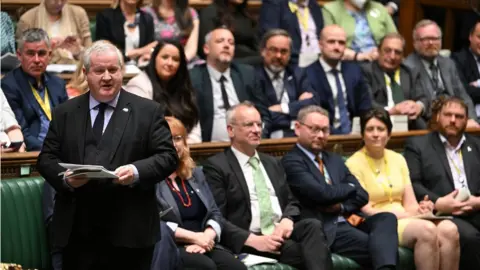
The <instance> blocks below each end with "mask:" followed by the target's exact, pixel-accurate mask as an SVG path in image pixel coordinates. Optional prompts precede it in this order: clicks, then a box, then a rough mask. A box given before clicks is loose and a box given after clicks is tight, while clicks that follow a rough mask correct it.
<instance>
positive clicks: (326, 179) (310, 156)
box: [297, 143, 345, 222]
mask: <svg viewBox="0 0 480 270" xmlns="http://www.w3.org/2000/svg"><path fill="white" fill-rule="evenodd" d="M297 146H298V148H300V150H302V152H303V153H305V155H307V157H309V158H310V160H311V161H312V162H313V164H315V167H317V168H318V169H319V170H320V165H318V162H317V161H316V160H315V157H316V156H315V155H314V154H313V153H312V152H310V151H308V150H307V149H305V148H304V147H303V146H301V145H300V144H299V143H297ZM318 157H319V158H320V159H323V156H322V153H319V154H318ZM323 171H324V172H325V173H324V175H323V176H324V177H325V182H327V183H328V182H330V183H332V184H333V181H332V179H331V178H330V174H328V170H327V166H325V164H324V165H323ZM340 206H341V208H342V212H343V204H340ZM337 221H338V222H345V218H344V217H343V216H338V219H337Z"/></svg>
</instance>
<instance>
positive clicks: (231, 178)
mask: <svg viewBox="0 0 480 270" xmlns="http://www.w3.org/2000/svg"><path fill="white" fill-rule="evenodd" d="M227 132H228V136H229V138H230V140H231V147H228V148H227V149H225V151H224V152H222V153H219V154H217V155H215V156H213V157H210V158H209V159H208V160H207V161H206V162H205V163H204V166H203V171H204V173H205V177H206V179H207V182H208V184H209V185H210V188H211V190H212V193H213V197H214V198H215V201H216V203H217V205H218V208H219V209H220V211H221V212H222V215H223V217H225V224H224V229H223V233H222V238H221V240H220V241H221V242H220V243H221V244H223V245H225V246H226V247H228V248H230V249H231V250H232V251H233V252H234V253H235V254H239V253H248V254H257V255H260V256H263V257H269V258H274V259H277V260H278V261H279V262H281V263H284V264H288V265H290V266H293V267H295V268H296V269H306V270H317V269H318V270H331V269H332V268H333V267H332V260H331V256H330V251H329V250H328V247H327V245H326V241H325V234H324V232H323V226H322V222H321V221H320V220H315V219H300V208H299V204H298V201H297V199H295V197H293V195H292V193H291V191H290V189H289V187H288V184H287V182H286V179H285V172H284V169H283V167H282V165H281V164H280V161H279V160H278V159H276V158H275V157H272V156H269V155H266V154H263V153H259V152H257V150H256V149H257V147H258V145H259V144H260V140H261V136H260V134H261V133H262V121H261V119H260V114H259V113H258V111H257V110H256V109H255V107H254V106H253V104H252V103H251V102H242V103H240V104H238V105H236V106H233V107H231V108H230V109H229V110H228V111H227Z"/></svg>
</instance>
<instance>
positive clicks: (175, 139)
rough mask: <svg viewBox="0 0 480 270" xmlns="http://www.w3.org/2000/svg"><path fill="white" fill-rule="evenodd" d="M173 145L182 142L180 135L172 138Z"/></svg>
mask: <svg viewBox="0 0 480 270" xmlns="http://www.w3.org/2000/svg"><path fill="white" fill-rule="evenodd" d="M172 140H173V143H180V142H183V136H182V135H175V136H172Z"/></svg>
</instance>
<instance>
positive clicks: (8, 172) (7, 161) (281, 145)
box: [1, 129, 480, 179]
mask: <svg viewBox="0 0 480 270" xmlns="http://www.w3.org/2000/svg"><path fill="white" fill-rule="evenodd" d="M468 132H469V133H470V134H474V135H476V136H480V129H475V130H469V131H468ZM426 133H427V131H426V130H422V131H409V132H398V133H393V134H392V136H391V138H390V140H389V142H388V148H389V149H392V150H395V151H398V152H401V151H403V147H404V144H405V140H406V139H407V138H408V137H411V136H420V135H424V134H426ZM296 141H297V140H296V138H288V139H266V140H262V143H261V144H260V146H259V148H258V150H259V151H260V152H263V153H267V154H270V155H272V156H276V157H281V156H283V155H284V154H286V153H287V152H288V151H290V149H292V147H293V146H294V144H295V143H296ZM361 142H362V140H361V137H360V135H332V136H330V138H329V142H328V146H327V148H328V150H330V151H334V152H337V153H340V154H342V155H350V154H352V153H354V152H355V151H357V150H358V149H360V147H361ZM229 146H230V143H226V142H211V143H201V144H195V145H192V146H191V147H190V149H191V154H192V157H193V159H194V160H195V161H196V162H197V163H198V164H201V163H202V161H204V160H205V159H207V158H208V157H210V156H212V155H214V154H216V153H219V152H222V151H224V149H225V148H227V147H229ZM37 157H38V152H29V153H6V154H3V155H2V158H1V165H2V179H6V178H13V177H22V176H33V175H38V172H37V171H36V168H35V164H36V162H37Z"/></svg>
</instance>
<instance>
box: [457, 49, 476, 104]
mask: <svg viewBox="0 0 480 270" xmlns="http://www.w3.org/2000/svg"><path fill="white" fill-rule="evenodd" d="M452 59H453V60H454V61H455V63H456V64H457V70H458V73H459V75H460V79H462V82H463V85H464V86H465V89H466V90H467V93H468V94H469V95H470V97H471V98H472V101H473V103H474V104H480V87H475V86H472V85H470V83H471V82H473V81H476V80H478V79H480V73H479V72H478V66H477V61H475V57H474V56H473V53H472V52H471V51H470V49H468V48H464V49H462V50H460V51H458V52H456V53H454V54H453V55H452Z"/></svg>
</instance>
